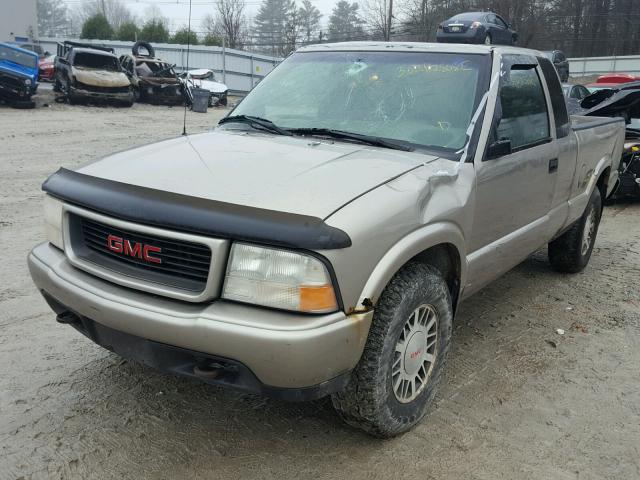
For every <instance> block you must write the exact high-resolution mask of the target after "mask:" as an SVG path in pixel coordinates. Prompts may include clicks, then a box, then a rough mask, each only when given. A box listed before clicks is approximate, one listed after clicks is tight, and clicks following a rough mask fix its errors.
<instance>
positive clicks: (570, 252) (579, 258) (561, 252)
mask: <svg viewBox="0 0 640 480" xmlns="http://www.w3.org/2000/svg"><path fill="white" fill-rule="evenodd" d="M601 216H602V198H601V196H600V190H599V189H598V188H597V187H596V188H594V189H593V193H592V194H591V197H590V198H589V203H587V207H586V208H585V210H584V213H583V214H582V217H580V218H579V219H578V221H576V222H575V223H574V224H573V225H572V226H571V228H570V229H569V230H568V231H566V232H565V233H563V234H562V235H561V236H560V237H558V238H556V239H555V240H553V241H552V242H551V243H549V262H550V263H551V266H552V267H553V268H554V269H555V270H557V271H558V272H563V273H578V272H581V271H582V270H584V268H585V267H586V266H587V264H588V263H589V259H590V258H591V252H592V251H593V246H594V245H595V242H596V236H597V235H598V226H599V225H600V217H601Z"/></svg>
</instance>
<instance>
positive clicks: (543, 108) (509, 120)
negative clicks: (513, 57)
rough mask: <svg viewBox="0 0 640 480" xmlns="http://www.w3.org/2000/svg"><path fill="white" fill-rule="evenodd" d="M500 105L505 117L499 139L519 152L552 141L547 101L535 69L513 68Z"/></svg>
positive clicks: (501, 123) (528, 67) (498, 132)
mask: <svg viewBox="0 0 640 480" xmlns="http://www.w3.org/2000/svg"><path fill="white" fill-rule="evenodd" d="M500 104H501V107H502V117H501V119H500V122H499V123H498V126H497V128H496V132H495V133H496V137H497V139H498V140H502V139H508V140H511V148H512V150H514V151H515V150H518V149H524V148H527V147H529V146H534V145H536V144H538V143H540V142H542V141H546V140H548V139H549V136H550V133H549V114H548V112H547V101H546V98H545V95H544V90H543V89H542V84H541V83H540V78H539V77H538V73H537V72H536V69H535V68H532V67H531V66H526V67H525V68H520V67H519V66H518V65H515V66H514V67H512V69H511V72H510V75H509V79H508V80H506V81H504V82H503V84H502V87H501V89H500Z"/></svg>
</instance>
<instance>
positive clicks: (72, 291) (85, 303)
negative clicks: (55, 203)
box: [28, 243, 373, 399]
mask: <svg viewBox="0 0 640 480" xmlns="http://www.w3.org/2000/svg"><path fill="white" fill-rule="evenodd" d="M28 263H29V270H30V272H31V276H32V278H33V280H34V282H35V284H36V286H37V287H38V288H39V289H40V290H41V291H42V292H43V293H44V294H45V298H47V297H48V301H49V303H50V304H52V305H53V304H59V305H62V307H61V308H62V309H68V310H69V311H70V312H72V313H73V314H74V315H77V316H78V317H79V318H81V319H86V320H87V321H88V322H95V323H96V324H97V325H99V326H101V327H106V329H109V331H111V330H113V331H116V332H121V333H123V334H126V335H128V336H129V337H131V336H133V337H138V339H139V340H140V341H142V342H144V341H147V342H150V343H149V344H150V345H151V344H153V345H156V344H159V345H162V346H163V347H168V348H172V347H176V348H177V349H178V350H181V351H183V353H184V351H189V352H192V353H196V354H201V356H203V355H204V357H206V358H214V359H221V361H222V362H223V363H224V362H227V363H232V364H239V365H241V366H242V367H246V369H247V371H248V372H249V373H250V374H251V375H254V376H255V379H256V380H257V384H258V385H260V387H259V388H256V387H255V385H254V386H251V385H249V386H247V385H244V384H242V385H238V384H236V385H233V384H231V386H235V387H238V388H241V389H244V390H246V391H251V392H254V393H263V394H264V393H266V394H271V395H275V396H280V397H282V398H287V399H309V398H315V397H318V396H323V395H326V394H328V393H332V392H333V391H337V390H338V389H340V388H341V387H342V386H344V382H345V381H346V374H348V372H350V371H351V370H352V369H353V368H354V367H355V365H356V364H357V362H358V360H359V359H360V356H361V355H362V352H363V350H364V345H365V342H366V338H367V334H368V332H369V327H370V325H371V318H372V316H373V312H366V313H360V314H354V315H349V316H347V315H345V314H344V313H343V312H336V313H333V314H328V315H313V316H310V315H300V314H295V313H288V312H281V311H275V310H268V309H264V308H258V307H252V306H247V305H239V304H234V303H230V302H224V301H215V302H211V303H197V304H191V303H187V302H181V301H178V300H171V299H167V298H163V297H158V296H155V295H151V294H147V293H143V292H139V291H135V290H130V289H128V288H124V287H120V286H117V285H114V284H112V283H109V282H106V281H104V280H101V279H99V278H97V277H94V276H92V275H89V274H87V273H84V272H83V271H81V270H78V269H77V268H75V267H73V266H72V265H71V264H70V263H69V261H68V259H67V258H66V256H65V255H64V253H63V252H62V251H60V250H58V249H57V248H55V247H53V246H51V245H50V244H49V243H44V244H41V245H39V246H37V247H36V248H34V249H33V251H32V252H31V253H30V254H29V259H28ZM52 300H53V302H52ZM54 310H55V309H54ZM57 313H60V312H57ZM89 319H90V320H89ZM81 323H82V322H81ZM85 329H86V328H85ZM83 333H84V332H83ZM85 334H86V333H85ZM88 336H89V337H90V338H92V337H91V335H88ZM125 337H126V336H125ZM125 337H123V338H125ZM129 337H127V338H129ZM96 338H98V337H96ZM94 339H95V338H94ZM129 339H130V338H129ZM98 343H100V342H98ZM105 346H106V345H105ZM109 346H111V347H112V349H113V350H114V351H116V352H117V353H120V354H122V355H123V356H125V357H126V356H128V355H127V354H126V351H131V349H127V348H126V346H116V345H113V344H112V343H109ZM133 350H134V351H135V350H136V349H133ZM123 352H124V353H123ZM196 357H197V355H196ZM136 359H138V360H142V361H143V362H145V363H149V364H150V365H152V366H156V367H159V368H162V369H164V370H170V371H173V372H176V373H183V374H186V373H185V372H184V371H180V370H179V369H177V368H167V367H166V365H165V366H162V365H158V364H157V362H156V364H154V362H153V361H146V360H145V358H136ZM239 368H241V367H239ZM327 382H329V383H327ZM212 383H222V384H225V382H223V381H217V380H214V381H213V382H212ZM245 383H247V382H245ZM250 383H251V382H248V384H250ZM295 390H298V392H296V391H295ZM274 392H285V393H284V394H275V393H274ZM304 392H306V393H304ZM303 393H304V394H303Z"/></svg>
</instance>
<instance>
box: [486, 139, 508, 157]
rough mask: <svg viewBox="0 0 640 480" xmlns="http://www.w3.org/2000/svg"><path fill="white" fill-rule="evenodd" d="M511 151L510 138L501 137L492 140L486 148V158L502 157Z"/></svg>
mask: <svg viewBox="0 0 640 480" xmlns="http://www.w3.org/2000/svg"><path fill="white" fill-rule="evenodd" d="M510 153H511V140H509V139H508V138H501V139H500V140H498V141H497V142H493V143H492V144H490V145H489V148H487V160H491V159H493V158H499V157H504V156H505V155H509V154H510Z"/></svg>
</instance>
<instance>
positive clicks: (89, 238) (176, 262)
mask: <svg viewBox="0 0 640 480" xmlns="http://www.w3.org/2000/svg"><path fill="white" fill-rule="evenodd" d="M70 230H71V234H72V246H73V250H74V253H75V254H76V255H77V256H78V257H79V258H81V259H83V260H86V261H89V262H92V263H94V264H97V265H99V266H101V267H103V268H106V269H109V270H112V271H114V272H117V273H119V274H122V275H126V276H129V277H133V278H138V279H141V280H144V281H149V282H154V283H159V284H161V285H166V286H169V287H172V288H178V289H182V290H188V291H190V292H202V291H203V290H204V289H205V287H206V284H207V279H208V277H209V269H210V267H211V249H210V248H209V247H208V246H206V245H202V244H198V243H193V242H186V241H183V240H174V239H169V238H166V237H159V236H154V235H148V234H142V233H139V232H134V231H130V230H124V229H120V228H116V227H113V226H110V225H106V224H103V223H100V222H97V221H95V220H91V219H88V218H85V217H80V216H77V215H70ZM110 235H111V236H112V241H111V246H112V247H114V246H115V247H118V246H120V247H122V251H120V252H118V251H114V249H110V248H109V241H108V239H109V236H110ZM113 238H116V239H117V240H113ZM125 242H128V246H130V247H132V248H127V252H128V253H125V248H124V243H125ZM144 246H149V247H153V249H152V253H150V254H149V256H150V257H152V259H155V260H156V262H153V261H150V260H149V259H146V260H145V258H144V255H143V249H144ZM141 257H142V258H141Z"/></svg>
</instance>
